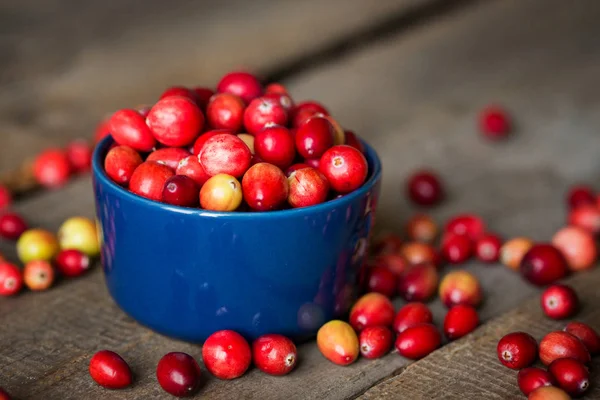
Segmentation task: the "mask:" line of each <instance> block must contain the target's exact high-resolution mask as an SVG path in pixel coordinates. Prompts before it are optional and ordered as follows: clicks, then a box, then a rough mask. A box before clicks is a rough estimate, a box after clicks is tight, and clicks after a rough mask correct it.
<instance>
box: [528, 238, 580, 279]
mask: <svg viewBox="0 0 600 400" xmlns="http://www.w3.org/2000/svg"><path fill="white" fill-rule="evenodd" d="M520 270H521V274H522V275H523V277H525V279H527V280H528V281H529V282H531V283H532V284H534V285H538V286H544V285H548V284H550V283H553V282H555V281H557V280H559V279H561V278H564V277H565V276H566V275H567V273H568V267H567V260H566V259H565V257H564V256H563V255H562V253H561V252H560V250H558V249H557V248H556V247H554V246H553V245H551V244H545V243H540V244H536V245H534V246H533V247H531V249H529V251H528V252H527V253H525V255H524V256H523V259H522V260H521V265H520Z"/></svg>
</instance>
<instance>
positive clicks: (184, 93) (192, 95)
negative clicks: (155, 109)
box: [159, 86, 198, 103]
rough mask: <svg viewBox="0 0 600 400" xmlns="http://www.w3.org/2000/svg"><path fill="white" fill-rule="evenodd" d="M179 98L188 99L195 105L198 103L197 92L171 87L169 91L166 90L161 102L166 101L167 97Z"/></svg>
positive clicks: (180, 87) (160, 98) (161, 96)
mask: <svg viewBox="0 0 600 400" xmlns="http://www.w3.org/2000/svg"><path fill="white" fill-rule="evenodd" d="M171 96H178V97H186V98H188V99H190V100H192V101H193V102H194V103H195V102H196V101H197V99H198V96H196V92H194V91H193V90H191V89H188V88H186V87H183V86H171V87H170V88H168V89H167V90H165V91H164V92H163V93H162V94H161V95H160V97H159V100H162V99H164V98H165V97H171Z"/></svg>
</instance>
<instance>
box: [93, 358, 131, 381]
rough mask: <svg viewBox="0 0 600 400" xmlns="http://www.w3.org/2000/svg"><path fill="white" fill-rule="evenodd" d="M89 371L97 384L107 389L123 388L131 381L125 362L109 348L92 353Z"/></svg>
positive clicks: (129, 371) (129, 370)
mask: <svg viewBox="0 0 600 400" xmlns="http://www.w3.org/2000/svg"><path fill="white" fill-rule="evenodd" d="M89 372H90V376H91V377H92V379H93V380H94V381H95V382H96V383H97V384H98V385H100V386H102V387H105V388H107V389H123V388H126V387H127V386H129V385H131V383H132V382H133V375H132V373H131V369H130V368H129V365H128V364H127V362H126V361H125V360H123V358H121V356H120V355H118V354H117V353H115V352H113V351H110V350H101V351H99V352H97V353H96V354H94V356H93V357H92V359H91V360H90V366H89Z"/></svg>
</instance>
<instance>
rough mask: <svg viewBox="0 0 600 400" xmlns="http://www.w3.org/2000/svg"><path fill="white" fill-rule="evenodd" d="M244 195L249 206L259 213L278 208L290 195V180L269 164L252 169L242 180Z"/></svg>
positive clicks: (258, 165)
mask: <svg viewBox="0 0 600 400" xmlns="http://www.w3.org/2000/svg"><path fill="white" fill-rule="evenodd" d="M242 193H243V194H244V200H245V201H246V203H248V205H249V206H250V207H251V208H252V209H254V210H258V211H269V210H273V209H275V208H277V207H278V206H280V205H281V204H283V202H284V201H285V200H286V199H287V197H288V194H289V185H288V180H287V178H286V177H285V175H284V174H283V172H282V171H281V170H280V169H279V168H277V167H276V166H274V165H273V164H268V163H258V164H255V165H253V166H252V167H250V169H248V171H247V172H246V173H245V174H244V177H243V178H242Z"/></svg>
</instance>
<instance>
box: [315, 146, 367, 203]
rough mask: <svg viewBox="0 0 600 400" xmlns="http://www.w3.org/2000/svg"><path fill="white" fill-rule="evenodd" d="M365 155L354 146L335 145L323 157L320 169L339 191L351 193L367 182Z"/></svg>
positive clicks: (334, 188)
mask: <svg viewBox="0 0 600 400" xmlns="http://www.w3.org/2000/svg"><path fill="white" fill-rule="evenodd" d="M368 169H369V167H368V164H367V160H366V158H365V156H364V155H363V154H362V153H361V152H360V151H358V150H356V149H355V148H354V147H350V146H347V145H338V146H333V147H331V148H329V150H327V151H326V152H325V153H324V154H323V156H322V157H321V161H320V163H319V170H320V171H321V172H322V173H323V175H325V177H326V178H327V180H328V181H329V184H330V185H331V187H332V188H333V190H335V191H336V192H338V193H350V192H352V191H354V190H356V189H358V188H359V187H361V186H362V184H363V183H364V182H365V179H366V178H367V174H368V172H369V171H368Z"/></svg>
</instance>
